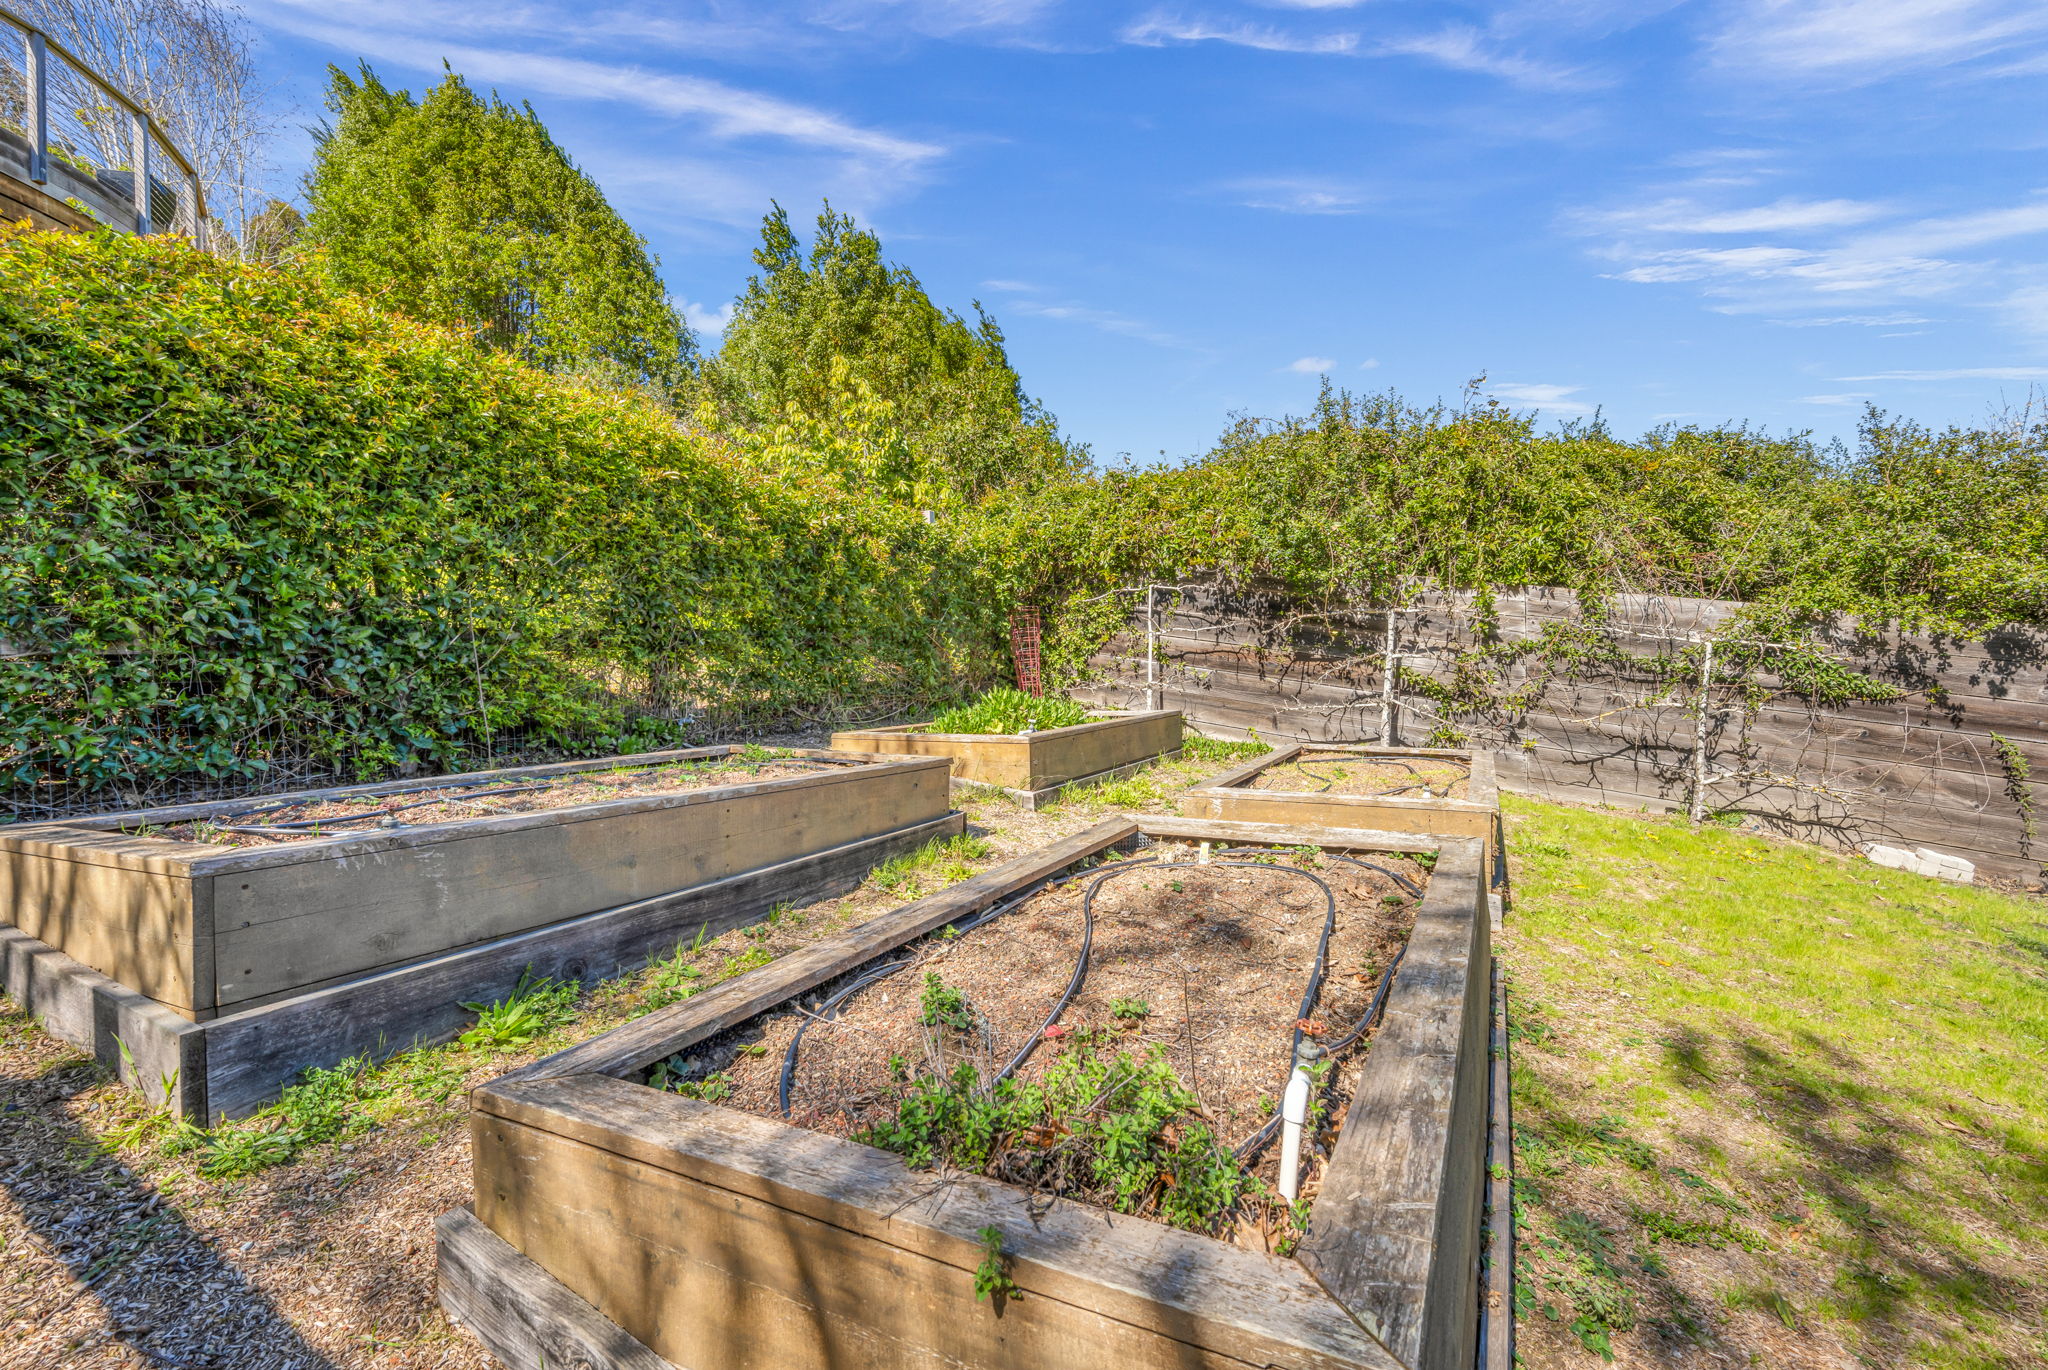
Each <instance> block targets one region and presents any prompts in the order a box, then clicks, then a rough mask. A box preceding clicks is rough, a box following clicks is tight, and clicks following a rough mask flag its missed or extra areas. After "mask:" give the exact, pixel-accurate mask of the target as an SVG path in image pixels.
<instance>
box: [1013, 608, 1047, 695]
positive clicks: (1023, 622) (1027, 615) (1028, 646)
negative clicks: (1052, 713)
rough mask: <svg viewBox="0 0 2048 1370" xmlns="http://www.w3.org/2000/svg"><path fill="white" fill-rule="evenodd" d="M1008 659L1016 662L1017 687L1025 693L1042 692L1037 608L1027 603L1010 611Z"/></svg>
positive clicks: (1036, 693) (1042, 682) (1043, 686)
mask: <svg viewBox="0 0 2048 1370" xmlns="http://www.w3.org/2000/svg"><path fill="white" fill-rule="evenodd" d="M1010 659H1011V660H1012V661H1015V662H1016V663H1017V688H1018V689H1020V690H1022V691H1024V693H1026V694H1034V695H1042V694H1044V693H1045V681H1044V679H1043V678H1042V677H1041V676H1040V674H1039V661H1038V610H1036V609H1034V608H1032V607H1030V606H1029V605H1024V606H1021V607H1019V608H1016V609H1012V610H1011V611H1010Z"/></svg>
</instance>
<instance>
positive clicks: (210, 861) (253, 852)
mask: <svg viewBox="0 0 2048 1370" xmlns="http://www.w3.org/2000/svg"><path fill="white" fill-rule="evenodd" d="M939 766H940V763H938V762H936V761H932V760H927V759H923V758H919V757H904V758H900V759H891V760H874V761H863V762H861V763H859V764H854V765H848V766H845V767H843V768H835V769H833V770H830V771H826V772H822V773H819V774H814V775H792V776H785V777H783V778H782V779H780V780H755V781H746V782H742V783H740V784H737V785H709V786H706V787H704V788H702V789H696V790H675V791H671V792H669V793H665V794H644V795H631V796H627V797H625V798H621V799H606V800H600V801H598V802H597V803H594V804H572V805H567V806H564V807H562V808H558V809H536V810H532V811H530V812H524V813H508V814H498V815H494V816H492V817H489V818H457V819H451V820H450V821H448V822H446V823H422V824H419V825H417V826H414V827H405V828H396V829H380V830H375V831H371V832H364V833H354V834H346V835H337V836H334V837H323V838H317V839H312V840H309V841H305V842H291V843H285V844H281V845H279V846H275V847H238V848H235V849H234V850H233V851H232V852H231V853H230V854H228V855H225V856H208V857H202V858H199V859H196V860H194V861H193V862H192V874H193V875H194V876H195V877H196V876H201V875H227V874H231V873H240V872H243V871H250V870H257V869H264V868H268V867H272V866H286V865H294V864H299V863H303V862H315V861H330V860H334V859H336V858H339V857H345V856H365V855H373V854H376V853H380V852H391V851H406V850H410V849H412V848H415V847H428V846H433V845H435V844H437V843H441V842H446V841H448V840H450V839H451V838H452V837H472V836H476V837H487V836H494V835H497V834H500V833H516V832H525V831H529V830H532V829H535V828H555V827H573V826H575V825H577V824H581V823H590V822H601V821H607V820H610V819H613V818H617V817H621V816H625V815H630V814H636V813H648V812H657V813H658V812H663V811H666V810H670V809H680V808H688V807H691V806H693V805H702V804H719V803H725V802H728V801H731V800H736V799H746V798H751V797H753V796H756V795H760V794H785V793H791V792H797V791H803V790H809V789H818V788H825V787H829V786H834V785H844V784H857V783H859V782H860V781H862V780H870V781H871V780H873V779H874V778H875V777H877V776H890V777H900V776H904V775H913V776H915V775H928V774H929V773H930V772H931V771H933V770H936V769H938V768H939Z"/></svg>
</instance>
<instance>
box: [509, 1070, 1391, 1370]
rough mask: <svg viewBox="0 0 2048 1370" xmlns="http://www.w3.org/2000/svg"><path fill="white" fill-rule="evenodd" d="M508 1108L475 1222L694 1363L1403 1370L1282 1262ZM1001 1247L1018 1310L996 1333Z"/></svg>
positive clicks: (816, 1140) (579, 1090)
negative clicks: (987, 1288) (981, 1292)
mask: <svg viewBox="0 0 2048 1370" xmlns="http://www.w3.org/2000/svg"><path fill="white" fill-rule="evenodd" d="M494 1092H495V1094H496V1098H495V1104H496V1106H497V1108H498V1109H499V1110H501V1111H494V1112H489V1113H477V1114H474V1115H472V1128H473V1136H474V1149H475V1154H476V1157H477V1214H478V1216H479V1217H480V1218H481V1219H482V1220H483V1221H484V1222H485V1223H486V1224H488V1225H489V1226H490V1227H491V1228H492V1229H493V1230H494V1231H496V1232H498V1233H499V1234H500V1235H501V1236H503V1237H505V1239H506V1240H507V1241H509V1242H510V1243H511V1244H512V1245H514V1246H515V1247H518V1248H519V1249H520V1250H522V1251H525V1252H526V1253H527V1254H528V1255H529V1256H531V1257H533V1258H534V1259H535V1260H536V1261H538V1262H539V1263H540V1264H541V1265H542V1266H544V1267H545V1268H547V1269H548V1270H549V1271H550V1272H551V1273H553V1274H554V1276H555V1277H556V1278H557V1279H559V1280H561V1281H562V1282H563V1283H564V1284H565V1285H567V1286H568V1287H569V1288H570V1289H572V1290H575V1291H576V1292H577V1293H579V1294H581V1295H582V1296H583V1297H585V1298H587V1299H589V1300H590V1301H591V1302H592V1303H593V1304H595V1305H596V1306H597V1307H599V1308H600V1309H601V1310H603V1311H604V1312H605V1313H606V1315H607V1316H609V1317H610V1318H612V1319H613V1320H614V1321H615V1322H617V1323H619V1325H621V1326H622V1327H624V1328H626V1329H627V1330H628V1331H629V1332H633V1333H634V1334H635V1335H637V1336H639V1337H641V1338H642V1339H643V1340H644V1341H646V1342H647V1343H648V1344H649V1345H650V1346H652V1347H653V1348H654V1349H655V1350H656V1351H658V1352H661V1353H662V1354H664V1355H667V1356H668V1357H670V1358H671V1359H673V1360H676V1361H678V1362H684V1363H690V1364H696V1365H716V1366H720V1367H722V1368H723V1370H787V1368H789V1367H798V1366H821V1367H822V1366H830V1367H833V1370H941V1367H944V1368H945V1370H959V1368H960V1367H986V1368H987V1370H997V1368H998V1367H1001V1368H1002V1370H1010V1368H1011V1367H1018V1366H1030V1367H1033V1370H1082V1367H1088V1368H1089V1370H1094V1368H1095V1367H1101V1366H1107V1365H1113V1366H1118V1367H1129V1368H1130V1370H1193V1368H1194V1367H1202V1368H1203V1370H1225V1368H1226V1367H1227V1368H1228V1370H1237V1368H1238V1367H1246V1366H1269V1367H1289V1368H1291V1370H1363V1368H1364V1367H1371V1368H1372V1370H1398V1363H1397V1362H1396V1361H1394V1360H1393V1358H1392V1357H1390V1356H1388V1355H1387V1354H1386V1352H1385V1350H1384V1349H1383V1348H1381V1347H1379V1346H1377V1345H1376V1344H1374V1343H1373V1342H1372V1340H1371V1339H1370V1338H1368V1337H1367V1336H1365V1335H1364V1334H1363V1333H1362V1332H1361V1331H1360V1330H1359V1329H1358V1328H1357V1326H1356V1325H1354V1324H1353V1323H1352V1322H1351V1320H1350V1319H1348V1318H1347V1317H1345V1316H1344V1314H1343V1310H1342V1309H1341V1308H1339V1307H1338V1306H1336V1305H1335V1304H1334V1303H1333V1302H1332V1301H1331V1300H1330V1299H1329V1298H1328V1296H1326V1295H1325V1294H1324V1293H1323V1292H1322V1291H1321V1290H1320V1289H1318V1288H1316V1286H1315V1283H1314V1282H1313V1281H1312V1280H1311V1279H1309V1278H1308V1276H1307V1275H1306V1274H1305V1273H1304V1272H1303V1271H1302V1269H1301V1268H1300V1266H1298V1265H1297V1264H1296V1263H1294V1262H1293V1261H1290V1260H1287V1259H1284V1258H1281V1257H1275V1256H1268V1255H1265V1254H1264V1253H1260V1252H1254V1251H1248V1250H1244V1249H1241V1248H1238V1247H1234V1246H1230V1245H1227V1244H1225V1243H1222V1242H1218V1241H1215V1240H1213V1239H1210V1238H1206V1237H1201V1236H1198V1235H1195V1234H1191V1233H1186V1232H1180V1231H1177V1230H1176V1229H1173V1228H1171V1227H1168V1226H1166V1225H1164V1224H1161V1223H1154V1222H1149V1221H1146V1220H1143V1219H1136V1218H1125V1217H1120V1216H1116V1215H1112V1214H1108V1213H1105V1212H1103V1211H1102V1210H1099V1209H1093V1208H1089V1207H1086V1206H1082V1205H1078V1204H1071V1203H1054V1204H1052V1205H1051V1206H1050V1207H1049V1208H1046V1209H1040V1208H1038V1207H1037V1206H1036V1205H1035V1204H1034V1201H1033V1199H1032V1197H1031V1196H1030V1195H1029V1194H1028V1193H1026V1192H1024V1191H1023V1190H1020V1189H1018V1188H1016V1187H1014V1186H1011V1185H1006V1184H1002V1183H1000V1182H998V1181H994V1180H988V1179H984V1178H982V1177H980V1176H972V1175H946V1176H937V1175H933V1174H930V1173H918V1172H913V1171H910V1170H909V1169H907V1168H906V1167H905V1166H904V1165H903V1162H902V1160H901V1158H899V1157H897V1156H894V1155H892V1154H890V1153H888V1152H884V1151H878V1150H876V1149H874V1148H872V1147H866V1146H860V1145H857V1144H855V1143H853V1142H848V1141H844V1140H842V1139H839V1138H836V1137H830V1136H826V1135H824V1134H821V1133H816V1132H811V1131H808V1130H805V1129H801V1128H795V1127H791V1126H788V1125H787V1124H783V1123H780V1122H776V1121H774V1120H772V1119H767V1118H759V1117H755V1116H753V1115H751V1114H746V1113H741V1112H738V1111H736V1110H730V1109H724V1108H719V1107H717V1106H715V1105H709V1104H704V1103H701V1102H699V1101H696V1100H691V1099H684V1098H681V1097H679V1096H677V1095H673V1094H667V1093H664V1092H661V1091H658V1090H652V1089H647V1088H645V1087H643V1086H640V1085H634V1084H630V1083H627V1082H625V1081H622V1080H615V1079H610V1078H607V1077H604V1076H581V1077H572V1078H558V1079H552V1080H544V1081H527V1082H524V1083H521V1084H518V1085H515V1086H511V1087H507V1088H505V1089H502V1090H495V1091H494ZM511 1113H517V1114H519V1115H520V1116H518V1117H511V1116H508V1115H509V1114H511ZM988 1226H994V1227H996V1228H997V1229H998V1230H1000V1231H1001V1232H1002V1233H1003V1238H1004V1243H1003V1245H1004V1251H1005V1255H1006V1258H1007V1262H1006V1263H1007V1265H1008V1273H1009V1275H1010V1278H1011V1279H1012V1280H1014V1281H1015V1282H1016V1283H1017V1285H1018V1286H1019V1287H1020V1288H1021V1290H1022V1291H1023V1296H1022V1297H1021V1298H1018V1299H1014V1300H1006V1301H1005V1304H1004V1306H1003V1307H1002V1308H1001V1309H1000V1310H997V1309H994V1308H992V1307H990V1306H989V1305H987V1304H978V1303H977V1302H976V1301H975V1298H974V1293H973V1277H974V1269H975V1267H976V1265H977V1264H978V1262H979V1260H980V1256H981V1251H980V1246H979V1239H978V1233H979V1231H980V1229H982V1228H984V1227H988Z"/></svg>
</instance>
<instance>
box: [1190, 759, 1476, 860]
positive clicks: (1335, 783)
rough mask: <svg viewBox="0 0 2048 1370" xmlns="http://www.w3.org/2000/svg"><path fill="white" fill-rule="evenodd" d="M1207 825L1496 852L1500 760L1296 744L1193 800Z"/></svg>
mask: <svg viewBox="0 0 2048 1370" xmlns="http://www.w3.org/2000/svg"><path fill="white" fill-rule="evenodd" d="M1182 807H1183V809H1184V810H1185V811H1186V812H1188V813H1190V814H1199V815H1201V816H1203V817H1206V818H1221V819H1233V820H1238V821H1242V822H1247V823H1294V824H1302V825H1307V826H1316V827H1329V828H1378V829H1383V830H1386V831H1389V832H1414V833H1434V834H1437V835H1439V836H1443V837H1476V838H1479V839H1481V840H1482V841H1485V842H1487V843H1489V844H1493V843H1494V842H1495V841H1496V840H1497V837H1498V828H1499V824H1500V790H1499V788H1498V786H1497V785H1496V784H1495V782H1494V766H1493V754H1492V753H1491V752H1483V751H1451V750H1446V749H1439V748H1428V747H1368V746H1357V747H1352V746H1343V745H1340V744H1331V743H1314V742H1310V743H1290V744H1288V745H1286V746H1284V747H1278V748H1275V749H1274V750H1273V751H1271V752H1268V753H1267V754H1266V755H1264V756H1261V757H1257V758H1255V759H1254V760H1251V761H1248V762H1246V763H1245V764H1244V765H1242V766H1240V767H1238V768H1237V769H1236V770H1232V771H1226V772H1224V773H1223V774H1222V775H1219V776H1217V777H1216V778H1215V779H1213V780H1211V781H1209V782H1207V783H1206V784H1204V785H1201V786H1200V787H1198V788H1196V789H1193V790H1190V791H1189V792H1188V797H1187V799H1186V801H1185V802H1184V804H1183V805H1182Z"/></svg>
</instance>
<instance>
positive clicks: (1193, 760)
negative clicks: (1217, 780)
mask: <svg viewBox="0 0 2048 1370" xmlns="http://www.w3.org/2000/svg"><path fill="white" fill-rule="evenodd" d="M1271 750H1272V748H1271V747H1269V746H1267V745H1266V744H1265V743H1263V742H1218V741H1216V740H1214V739H1213V738H1207V737H1190V738H1187V739H1185V741H1184V742H1183V743H1182V747H1181V754H1180V757H1179V758H1178V759H1177V760H1174V761H1162V762H1160V763H1159V764H1158V765H1156V766H1147V767H1146V768H1145V769H1144V770H1142V771H1139V772H1138V773H1137V774H1135V775H1127V776H1125V777H1124V778H1123V779H1121V780H1106V781H1103V782H1101V783H1099V784H1094V785H1068V786H1067V787H1066V788H1064V789H1062V790H1061V791H1060V792H1059V795H1058V796H1057V797H1056V798H1055V799H1054V801H1053V803H1051V804H1049V805H1047V806H1046V807H1047V808H1048V809H1054V808H1058V809H1069V810H1072V811H1074V812H1077V813H1090V814H1093V813H1110V812H1122V811H1149V812H1153V813H1179V812H1180V805H1179V802H1178V801H1179V797H1180V793H1181V791H1183V790H1186V789H1188V788H1190V787H1191V786H1194V785H1198V784H1200V783H1202V782H1203V781H1205V780H1207V779H1208V778H1209V777H1210V776H1212V775H1215V774H1216V773H1218V772H1219V771H1222V770H1225V769H1227V768H1228V767H1229V766H1230V765H1232V764H1234V763H1236V762H1238V761H1241V760H1244V759H1245V758H1248V757H1254V756H1264V755H1265V754H1266V753H1267V752H1269V751H1271Z"/></svg>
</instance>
